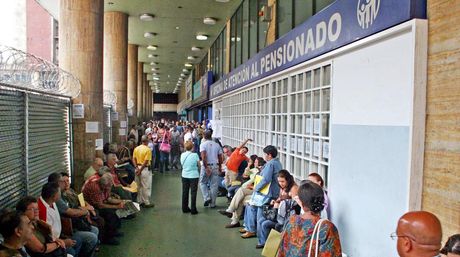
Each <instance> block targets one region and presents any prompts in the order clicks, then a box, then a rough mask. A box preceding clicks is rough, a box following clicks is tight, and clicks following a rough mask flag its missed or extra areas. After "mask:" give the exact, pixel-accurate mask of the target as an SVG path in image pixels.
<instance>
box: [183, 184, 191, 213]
mask: <svg viewBox="0 0 460 257" xmlns="http://www.w3.org/2000/svg"><path fill="white" fill-rule="evenodd" d="M189 190H190V180H189V179H188V178H184V177H183V178H182V212H184V213H185V212H190V207H188V192H189Z"/></svg>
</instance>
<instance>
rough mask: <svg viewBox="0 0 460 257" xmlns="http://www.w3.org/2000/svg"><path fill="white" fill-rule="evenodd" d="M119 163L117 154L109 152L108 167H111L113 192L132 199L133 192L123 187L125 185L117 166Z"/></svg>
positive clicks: (126, 198) (123, 197) (122, 197)
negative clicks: (119, 175)
mask: <svg viewBox="0 0 460 257" xmlns="http://www.w3.org/2000/svg"><path fill="white" fill-rule="evenodd" d="M117 163H118V158H117V155H116V154H114V153H109V154H108V155H107V167H109V169H110V174H111V175H112V178H113V187H112V193H115V194H117V195H119V196H120V198H121V199H125V200H132V196H131V193H130V192H128V191H126V190H124V189H123V185H122V183H121V181H120V178H119V177H118V173H117V168H116V167H115V166H116V165H117Z"/></svg>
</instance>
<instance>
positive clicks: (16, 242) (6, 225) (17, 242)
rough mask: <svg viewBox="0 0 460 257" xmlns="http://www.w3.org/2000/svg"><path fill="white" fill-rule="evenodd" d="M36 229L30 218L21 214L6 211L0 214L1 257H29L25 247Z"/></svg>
mask: <svg viewBox="0 0 460 257" xmlns="http://www.w3.org/2000/svg"><path fill="white" fill-rule="evenodd" d="M33 230H34V227H33V225H32V222H31V221H30V220H29V218H28V217H27V216H26V215H24V214H23V213H21V212H18V211H12V210H4V211H2V213H1V214H0V234H2V236H3V239H4V241H3V243H2V244H0V256H29V255H28V254H27V252H26V251H25V250H24V245H26V244H27V242H29V241H30V240H31V238H32V233H33Z"/></svg>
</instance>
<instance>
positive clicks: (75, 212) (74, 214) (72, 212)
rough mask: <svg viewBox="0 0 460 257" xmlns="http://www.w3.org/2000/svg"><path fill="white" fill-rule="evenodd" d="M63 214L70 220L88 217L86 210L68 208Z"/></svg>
mask: <svg viewBox="0 0 460 257" xmlns="http://www.w3.org/2000/svg"><path fill="white" fill-rule="evenodd" d="M64 214H65V215H66V216H67V217H70V218H79V217H82V216H86V215H88V214H89V211H88V210H86V209H74V208H68V209H67V211H66V212H65V213H64Z"/></svg>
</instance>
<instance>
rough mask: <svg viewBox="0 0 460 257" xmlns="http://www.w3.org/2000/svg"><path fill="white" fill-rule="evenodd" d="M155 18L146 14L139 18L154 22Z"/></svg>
mask: <svg viewBox="0 0 460 257" xmlns="http://www.w3.org/2000/svg"><path fill="white" fill-rule="evenodd" d="M153 17H155V16H154V15H153V14H149V13H144V14H141V15H140V16H139V19H140V20H141V21H153Z"/></svg>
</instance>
